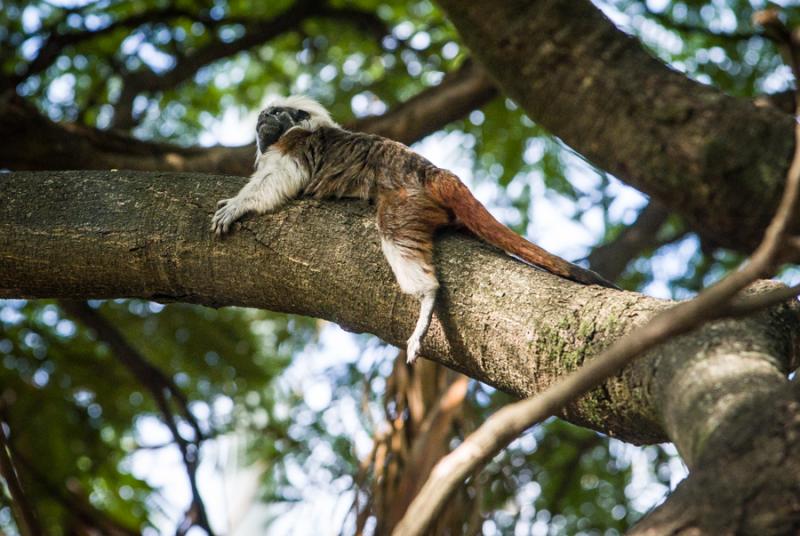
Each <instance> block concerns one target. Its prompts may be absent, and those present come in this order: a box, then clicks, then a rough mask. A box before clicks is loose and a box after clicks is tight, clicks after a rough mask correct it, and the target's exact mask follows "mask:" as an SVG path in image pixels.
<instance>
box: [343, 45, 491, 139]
mask: <svg viewBox="0 0 800 536" xmlns="http://www.w3.org/2000/svg"><path fill="white" fill-rule="evenodd" d="M496 95H497V89H496V88H495V86H494V84H493V83H492V81H491V80H490V79H489V76H488V75H487V74H486V73H485V71H484V70H483V68H482V67H480V66H479V65H476V64H475V63H474V62H472V61H470V60H468V61H466V62H464V64H463V65H462V66H461V67H460V68H459V69H458V70H457V71H454V72H452V73H448V74H447V76H445V77H444V79H443V80H442V82H441V83H440V84H439V85H437V86H434V87H431V88H428V89H426V90H424V91H421V92H420V93H418V94H417V95H415V96H413V97H411V98H410V99H408V100H407V101H405V102H404V103H402V104H400V105H399V106H397V107H395V108H392V110H391V111H390V112H389V113H385V114H383V115H379V116H371V117H365V118H363V119H359V120H357V121H355V122H354V123H353V124H351V125H348V128H350V129H351V130H359V131H363V132H373V133H376V134H380V135H381V136H384V137H386V138H391V139H393V140H397V141H399V142H401V143H405V144H407V145H410V144H412V143H414V142H415V141H418V140H420V139H422V138H424V137H425V136H427V135H428V134H432V133H434V132H436V131H437V130H439V129H441V128H442V127H443V126H445V125H446V124H448V123H450V122H452V121H455V120H457V119H461V118H462V117H464V116H466V115H467V114H468V113H469V112H471V111H472V110H475V109H476V108H480V107H481V106H483V105H484V104H486V103H488V102H489V101H490V100H492V99H493V98H494V97H495V96H496Z"/></svg>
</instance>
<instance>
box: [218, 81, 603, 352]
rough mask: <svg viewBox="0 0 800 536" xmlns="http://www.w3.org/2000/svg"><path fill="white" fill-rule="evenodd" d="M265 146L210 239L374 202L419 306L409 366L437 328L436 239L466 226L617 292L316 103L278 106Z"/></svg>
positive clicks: (389, 248)
mask: <svg viewBox="0 0 800 536" xmlns="http://www.w3.org/2000/svg"><path fill="white" fill-rule="evenodd" d="M256 140H257V145H258V151H257V157H256V165H255V168H256V169H255V172H254V173H253V175H252V177H251V178H250V181H249V182H248V183H247V184H246V185H245V186H244V187H243V188H242V189H241V191H240V192H239V193H238V194H237V195H236V197H232V198H230V199H223V200H222V201H220V202H219V203H218V205H217V206H218V209H217V212H216V214H214V217H213V219H212V221H211V229H212V230H213V231H214V232H216V233H217V234H218V235H223V234H225V233H227V232H228V231H230V230H231V226H232V224H233V223H234V222H235V221H236V220H238V219H239V218H240V217H242V216H243V215H244V214H245V213H248V212H255V213H263V212H268V211H272V210H275V209H277V208H279V207H280V206H281V205H283V204H284V203H286V202H287V201H289V200H290V199H293V198H296V197H299V196H311V197H315V198H329V197H333V198H340V197H357V198H361V199H370V200H373V201H374V202H375V204H376V205H377V212H378V230H379V232H380V237H381V248H382V249H383V254H384V255H385V257H386V260H387V261H388V263H389V265H390V266H391V268H392V271H393V272H394V275H395V277H396V278H397V283H398V284H399V285H400V289H401V290H402V291H403V292H404V293H406V294H411V295H413V296H416V297H417V298H418V299H419V300H420V312H419V319H418V320H417V324H416V327H415V328H414V332H413V333H412V334H411V337H410V338H409V339H408V348H407V357H408V362H409V363H413V362H414V361H415V360H416V358H417V356H418V354H419V348H420V341H421V339H422V337H423V336H424V335H425V332H426V331H427V330H428V326H429V325H430V321H431V315H432V313H433V304H434V300H435V298H436V290H437V289H438V288H439V281H438V280H437V278H436V271H435V269H434V266H433V235H434V232H435V231H436V229H437V228H439V227H442V226H444V225H448V224H460V225H464V226H466V227H467V228H468V229H469V230H470V231H472V232H473V233H475V234H476V235H477V236H478V237H480V238H481V239H483V240H485V241H486V242H488V243H490V244H492V245H494V246H496V247H498V248H500V249H502V250H503V251H505V252H506V253H508V254H509V255H513V256H515V257H518V258H520V259H522V260H523V261H526V262H528V263H530V264H533V265H535V266H538V267H540V268H543V269H544V270H547V271H548V272H551V273H553V274H555V275H558V276H560V277H564V278H566V279H570V280H572V281H576V282H578V283H583V284H587V285H602V286H605V287H614V285H613V284H612V283H609V282H608V281H606V280H605V279H603V278H602V277H601V276H599V275H598V274H596V273H594V272H592V271H590V270H586V269H584V268H581V267H579V266H576V265H574V264H571V263H569V262H567V261H565V260H564V259H562V258H560V257H557V256H555V255H552V254H551V253H548V252H547V251H545V250H544V249H542V248H540V247H538V246H536V245H534V244H532V243H530V242H528V241H527V240H525V239H524V238H522V237H521V236H519V235H517V234H516V233H514V232H513V231H511V230H510V229H509V228H508V227H506V226H505V225H503V224H502V223H500V222H498V221H497V220H496V219H495V218H494V217H493V216H492V215H491V214H490V213H489V212H488V211H487V210H486V208H485V207H484V206H483V205H482V204H481V203H480V202H479V201H478V200H477V199H475V197H474V196H473V195H472V193H471V192H470V191H469V189H468V188H467V187H466V186H465V185H464V184H463V183H462V182H461V181H460V180H459V179H458V177H456V176H455V175H454V174H453V173H451V172H450V171H447V170H444V169H440V168H438V167H436V166H434V165H433V164H431V163H430V162H429V161H428V160H426V159H425V158H423V157H422V156H420V155H418V154H417V153H415V152H414V151H412V150H411V149H409V148H408V147H406V146H405V145H403V144H401V143H398V142H396V141H392V140H389V139H386V138H382V137H380V136H375V135H371V134H362V133H358V132H349V131H347V130H344V129H342V128H341V127H340V126H339V125H337V124H336V123H335V122H334V121H333V120H332V119H331V117H330V114H329V113H328V111H327V110H326V109H325V108H324V107H323V106H322V105H320V104H319V103H317V102H316V101H314V100H312V99H310V98H308V97H304V96H291V97H287V98H282V99H278V100H275V101H274V102H273V103H272V105H270V106H269V107H267V108H266V109H265V110H263V111H262V112H261V114H260V115H259V117H258V123H257V126H256Z"/></svg>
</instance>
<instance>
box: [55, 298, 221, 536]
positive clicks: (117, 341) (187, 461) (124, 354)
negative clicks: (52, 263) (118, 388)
mask: <svg viewBox="0 0 800 536" xmlns="http://www.w3.org/2000/svg"><path fill="white" fill-rule="evenodd" d="M59 305H60V306H61V308H62V309H64V311H66V312H67V313H68V314H70V315H71V316H73V317H74V318H76V319H78V320H79V321H80V322H82V323H83V324H84V325H85V326H87V327H88V328H90V329H92V330H94V332H95V333H96V334H97V337H98V339H99V340H101V341H102V342H104V343H105V344H107V345H108V346H109V348H110V349H111V351H112V353H113V354H114V356H115V357H116V359H117V360H118V361H119V362H120V363H122V365H123V366H125V368H127V369H128V370H129V371H130V373H131V374H133V376H134V377H135V378H136V379H137V381H138V382H139V383H141V384H142V386H143V387H145V389H147V390H148V391H149V392H150V394H151V396H152V397H153V400H154V401H155V403H156V406H157V407H158V410H159V412H160V413H161V417H162V420H163V421H164V424H166V426H167V428H169V431H170V433H171V434H172V437H173V439H174V440H175V443H176V444H177V445H178V449H179V450H180V452H181V456H182V457H183V464H184V466H185V468H186V475H187V477H188V478H189V486H190V488H191V492H192V502H191V505H190V507H189V510H188V511H187V512H186V514H185V516H184V519H183V521H182V522H181V523H180V524H179V525H178V529H177V532H176V534H185V533H186V532H187V531H188V530H189V529H190V528H191V527H193V526H195V525H197V526H199V527H201V528H203V530H205V531H206V532H207V533H208V534H210V535H213V534H214V532H213V531H212V530H211V526H210V524H209V522H208V516H207V515H206V509H205V505H204V504H203V499H202V497H201V495H200V489H199V488H198V486H197V477H196V475H197V467H198V465H199V462H200V460H199V455H200V444H201V442H202V440H203V438H204V434H203V433H202V430H201V429H200V424H199V423H198V422H197V419H196V418H195V417H194V415H192V413H191V411H189V406H188V402H187V400H186V397H185V396H184V394H183V392H182V391H181V390H180V388H179V387H178V386H177V385H176V384H175V382H173V381H172V379H171V378H170V377H169V376H167V375H166V374H164V373H163V372H162V371H161V370H160V369H158V368H157V367H156V366H154V365H153V364H152V363H150V362H149V361H147V360H146V359H145V358H144V356H142V355H141V354H140V353H139V352H138V351H137V350H136V349H135V348H133V346H131V345H130V344H129V343H128V341H127V340H125V338H124V337H123V336H122V334H121V333H120V332H119V331H118V330H117V329H116V327H114V326H113V325H112V324H111V323H109V322H108V321H107V320H106V319H105V318H104V317H103V316H102V315H100V314H99V313H98V312H97V311H96V310H94V309H93V308H91V307H90V306H89V305H88V304H86V303H85V302H73V301H66V300H65V301H60V302H59ZM168 396H169V398H167V397H168ZM170 399H171V400H173V401H175V403H176V405H177V406H178V409H179V412H180V414H181V415H182V416H183V418H184V419H185V420H186V422H187V423H189V426H190V427H191V428H192V430H193V432H194V438H193V439H192V440H191V441H188V440H186V439H185V438H184V437H183V436H182V435H181V434H180V431H179V430H178V420H177V418H176V416H175V414H174V413H173V411H172V408H171V407H170V404H169V400H170Z"/></svg>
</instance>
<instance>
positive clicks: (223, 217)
mask: <svg viewBox="0 0 800 536" xmlns="http://www.w3.org/2000/svg"><path fill="white" fill-rule="evenodd" d="M241 216H242V211H241V210H240V209H239V206H238V204H237V203H236V202H235V200H234V199H223V200H222V201H219V202H218V203H217V211H216V212H215V213H214V217H213V218H211V231H212V232H214V233H216V235H217V236H222V235H224V234H227V233H228V231H230V230H231V226H232V225H233V224H234V222H236V220H238V219H239V218H240V217H241Z"/></svg>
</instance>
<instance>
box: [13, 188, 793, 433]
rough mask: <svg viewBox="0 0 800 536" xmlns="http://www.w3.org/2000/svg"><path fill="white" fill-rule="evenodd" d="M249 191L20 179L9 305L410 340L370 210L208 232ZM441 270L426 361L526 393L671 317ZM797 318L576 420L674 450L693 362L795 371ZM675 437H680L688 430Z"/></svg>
mask: <svg viewBox="0 0 800 536" xmlns="http://www.w3.org/2000/svg"><path fill="white" fill-rule="evenodd" d="M242 182H243V180H242V179H236V178H230V177H224V178H223V177H209V176H207V175H197V174H195V175H192V174H179V175H169V174H163V173H161V174H144V173H127V172H116V173H114V172H51V173H15V174H11V175H6V176H5V178H2V179H1V180H0V198H2V199H4V200H7V201H6V202H4V203H2V204H0V297H29V298H35V297H56V298H83V299H86V298H89V297H94V298H110V297H124V296H127V297H134V296H138V297H142V298H147V299H155V300H161V301H170V300H180V301H185V302H192V303H201V304H205V305H211V306H221V305H234V304H236V305H242V306H252V307H261V308H267V309H272V310H276V311H283V312H291V313H299V314H305V315H311V316H315V317H319V318H326V319H329V320H332V321H334V322H337V323H339V324H340V325H343V326H345V327H346V328H348V329H351V330H354V331H368V332H370V333H374V334H376V335H378V336H379V337H381V338H382V339H384V340H385V341H387V342H390V343H392V344H396V345H402V344H404V341H405V339H406V338H407V336H408V333H410V331H411V330H412V329H413V324H414V321H415V318H416V310H417V304H416V302H415V300H413V299H412V298H408V297H406V296H404V295H402V294H401V293H400V292H399V290H398V289H397V287H396V284H395V283H394V279H393V277H392V275H391V271H390V269H389V267H388V266H387V265H386V263H385V261H384V260H383V257H382V255H381V252H380V245H379V240H378V235H377V232H376V230H375V225H374V215H373V214H372V212H371V209H370V208H369V207H367V206H365V205H363V204H361V203H357V202H335V203H334V202H313V201H298V202H294V203H292V204H290V205H289V206H288V207H287V208H286V209H285V210H281V211H280V212H278V213H276V214H273V215H268V216H261V217H258V218H248V219H245V220H244V222H243V223H242V225H241V227H240V228H239V229H238V230H237V232H236V233H235V234H234V235H233V236H232V237H231V238H230V239H228V240H225V241H219V240H216V239H214V238H213V237H212V235H211V233H210V232H209V231H208V225H209V219H210V217H211V214H212V213H213V211H214V206H215V203H216V201H217V199H221V198H225V197H230V195H231V194H232V193H234V192H235V191H237V190H238V188H240V187H241V185H242ZM437 270H438V272H439V275H440V278H441V281H442V284H443V288H442V291H441V294H440V296H439V299H438V308H437V310H436V314H435V321H434V323H433V325H432V328H431V331H430V332H429V335H428V336H427V337H426V339H425V341H424V344H423V355H425V356H427V357H429V358H431V359H434V360H435V361H438V362H440V363H442V364H445V365H447V366H449V367H451V368H454V369H456V370H459V371H461V372H464V373H466V374H468V375H470V376H472V377H474V378H477V379H479V380H481V381H484V382H486V383H489V384H491V385H494V386H496V387H498V388H500V389H503V390H505V391H507V392H510V393H513V394H516V395H518V396H529V395H531V394H533V393H536V392H539V391H541V390H542V389H544V388H545V387H547V386H548V385H551V384H552V383H553V382H555V381H556V380H557V379H559V378H560V377H562V376H563V375H564V374H566V373H567V372H568V371H570V370H574V369H575V368H577V367H578V366H580V365H581V363H583V362H584V361H585V360H586V359H588V358H590V357H591V356H593V355H596V354H597V353H598V352H599V351H601V350H602V349H603V348H605V347H606V346H607V345H608V344H609V342H610V341H612V340H615V339H616V338H618V337H620V336H622V335H623V334H624V333H626V332H628V331H630V330H631V329H633V328H634V327H635V325H638V324H640V323H641V322H643V321H644V320H645V319H647V318H649V317H651V316H653V315H654V314H656V313H657V312H658V311H660V310H663V309H665V308H667V307H669V306H670V304H669V302H664V301H660V300H655V299H652V298H647V297H644V296H640V295H637V294H634V293H626V292H616V291H607V290H604V289H600V288H598V287H587V286H581V285H575V284H573V283H570V282H568V281H565V280H562V279H559V278H557V277H554V276H551V275H550V274H546V273H542V272H539V271H536V270H532V269H530V268H529V267H528V266H526V265H523V264H522V263H519V262H516V261H514V260H511V259H509V258H507V257H505V256H504V255H501V254H499V253H497V252H495V251H494V250H492V249H491V248H489V247H488V246H484V245H481V244H480V243H478V242H476V241H474V240H472V239H469V238H466V237H463V236H460V235H445V236H444V237H443V238H442V240H440V241H438V242H437ZM354 281H358V285H354V284H353V282H354ZM793 314H794V313H792V312H791V311H790V310H788V309H786V308H779V309H778V310H776V311H775V312H774V313H772V314H770V315H760V316H758V317H754V318H752V317H751V318H746V319H743V320H740V321H736V322H727V323H720V324H712V325H711V326H710V327H709V328H706V329H704V330H701V331H700V332H698V333H697V334H695V335H693V336H691V337H689V338H685V339H682V340H678V341H671V342H670V343H668V344H667V345H665V346H663V347H662V348H660V349H657V350H656V351H654V352H651V353H649V354H648V356H646V357H645V359H643V360H641V361H639V362H637V363H636V364H634V365H633V366H631V367H628V368H627V369H626V371H625V373H624V374H623V375H621V376H620V377H617V378H615V379H612V380H609V381H608V382H607V383H606V384H605V385H604V387H603V388H602V389H598V390H595V391H593V392H592V393H591V394H590V395H588V396H587V397H584V398H583V399H581V400H579V401H578V402H576V403H575V404H573V405H571V406H569V407H568V408H567V409H566V410H565V412H564V415H565V416H566V417H567V418H568V419H569V420H571V421H572V422H576V423H578V424H583V425H587V426H590V427H593V428H595V429H597V430H600V431H603V432H605V433H608V434H612V435H615V436H618V437H620V438H623V439H625V440H628V441H632V442H635V443H642V442H653V441H663V440H665V439H666V437H667V436H666V434H665V429H664V427H663V423H664V422H666V421H665V420H664V417H663V416H661V411H662V409H663V407H664V404H665V397H668V396H669V394H670V391H669V389H667V388H666V387H663V386H664V385H668V384H669V383H670V382H671V381H673V379H674V376H675V374H676V367H680V366H681V363H682V362H683V361H682V360H683V359H689V358H692V357H693V356H696V355H706V354H707V353H708V352H709V348H716V349H717V350H718V351H725V352H728V353H730V354H731V355H738V354H739V352H740V350H737V348H741V344H745V345H746V346H747V347H748V348H750V349H751V350H750V351H751V352H753V353H754V354H758V355H764V356H769V359H770V360H771V362H773V363H775V367H776V370H780V371H782V372H784V373H785V372H788V371H789V370H790V368H791V367H792V366H793V363H792V361H791V360H792V359H793V357H792V355H793V354H792V353H791V352H790V351H788V350H787V349H788V348H791V347H792V344H793V340H794V339H793V337H794V336H795V329H796V328H797V323H798V319H797V318H795V317H794V316H792V315H793ZM742 341H746V342H745V343H743V342H742ZM679 357H680V359H679ZM679 406H680V405H679ZM680 407H683V406H680ZM693 409H696V408H693ZM688 428H689V429H690V430H691V429H693V428H692V427H691V426H689V427H688ZM669 431H670V438H671V439H673V440H675V437H673V436H674V435H675V434H679V433H681V432H680V429H676V430H673V429H672V428H671V427H670V428H669Z"/></svg>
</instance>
